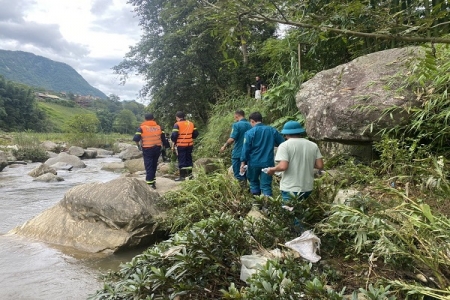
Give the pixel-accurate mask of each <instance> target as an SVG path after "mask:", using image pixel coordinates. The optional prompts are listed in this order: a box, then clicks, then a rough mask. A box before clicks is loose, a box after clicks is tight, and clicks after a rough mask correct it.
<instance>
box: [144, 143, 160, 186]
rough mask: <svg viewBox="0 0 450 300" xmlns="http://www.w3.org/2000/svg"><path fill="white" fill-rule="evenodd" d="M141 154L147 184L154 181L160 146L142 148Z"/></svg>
mask: <svg viewBox="0 0 450 300" xmlns="http://www.w3.org/2000/svg"><path fill="white" fill-rule="evenodd" d="M142 155H143V156H144V166H145V172H146V173H147V174H146V176H145V180H146V181H147V183H148V184H152V183H154V182H155V174H156V167H157V165H158V158H159V156H160V155H161V146H155V147H151V148H142Z"/></svg>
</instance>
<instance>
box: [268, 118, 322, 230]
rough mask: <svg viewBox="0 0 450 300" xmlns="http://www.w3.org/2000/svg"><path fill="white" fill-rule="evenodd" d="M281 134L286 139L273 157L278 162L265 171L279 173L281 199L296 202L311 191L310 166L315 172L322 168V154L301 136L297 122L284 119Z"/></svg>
mask: <svg viewBox="0 0 450 300" xmlns="http://www.w3.org/2000/svg"><path fill="white" fill-rule="evenodd" d="M281 133H282V134H284V135H286V139H287V141H286V142H284V143H282V144H281V145H280V147H278V151H277V154H276V156H275V160H276V161H277V162H278V164H277V166H276V167H273V168H269V169H268V170H267V174H269V175H273V174H274V173H275V172H283V176H282V177H281V181H280V190H281V197H282V198H283V201H288V200H294V201H295V202H297V203H298V202H300V201H302V200H304V199H306V198H307V197H308V196H309V195H310V194H311V192H312V190H313V187H314V168H316V169H319V171H320V170H322V169H323V159H322V154H321V153H320V150H319V147H318V146H317V144H316V143H313V142H311V141H309V140H307V139H305V136H306V132H305V129H303V127H302V125H300V123H299V122H296V121H288V122H286V124H284V126H283V130H282V131H281ZM295 202H294V205H295ZM300 222H301V220H300V221H299V220H296V223H298V225H300V224H299V223H300ZM300 227H301V225H300Z"/></svg>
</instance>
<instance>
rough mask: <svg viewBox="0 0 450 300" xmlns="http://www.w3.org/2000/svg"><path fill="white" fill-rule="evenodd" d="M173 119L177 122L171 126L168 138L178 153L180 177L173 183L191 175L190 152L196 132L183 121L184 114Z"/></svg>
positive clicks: (180, 112)
mask: <svg viewBox="0 0 450 300" xmlns="http://www.w3.org/2000/svg"><path fill="white" fill-rule="evenodd" d="M175 118H176V120H177V122H176V123H175V124H174V125H173V130H172V136H171V137H170V139H171V140H172V142H173V143H174V147H176V148H177V152H178V168H179V170H180V176H179V177H178V178H176V179H175V181H183V180H184V179H185V178H186V177H189V176H190V175H191V174H192V166H193V163H192V150H193V149H194V139H196V138H197V136H198V131H197V128H195V125H194V123H192V122H190V121H187V120H185V114H184V112H182V111H179V112H177V113H176V115H175Z"/></svg>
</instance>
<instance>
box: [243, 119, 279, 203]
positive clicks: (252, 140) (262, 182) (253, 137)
mask: <svg viewBox="0 0 450 300" xmlns="http://www.w3.org/2000/svg"><path fill="white" fill-rule="evenodd" d="M248 119H249V120H250V125H251V126H252V128H251V129H250V130H248V131H247V132H246V133H245V136H244V143H243V145H242V151H241V168H240V171H241V172H242V173H244V172H245V165H247V179H248V181H249V183H250V192H251V193H252V194H253V195H260V194H261V192H262V194H263V195H264V196H267V197H271V196H272V176H269V175H267V174H266V173H264V172H263V171H262V169H264V168H268V167H273V166H274V165H275V161H274V154H273V150H274V147H278V146H279V145H280V144H281V143H283V142H284V138H283V136H282V135H281V134H280V133H279V132H278V131H277V130H276V129H275V128H273V127H271V126H268V125H265V124H263V123H262V120H263V119H262V115H261V113H260V112H253V113H251V114H250V116H249V117H248Z"/></svg>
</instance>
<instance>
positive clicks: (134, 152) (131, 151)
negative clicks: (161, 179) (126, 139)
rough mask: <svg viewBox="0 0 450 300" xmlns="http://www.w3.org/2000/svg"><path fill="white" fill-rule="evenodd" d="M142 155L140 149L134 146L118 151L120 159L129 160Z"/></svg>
mask: <svg viewBox="0 0 450 300" xmlns="http://www.w3.org/2000/svg"><path fill="white" fill-rule="evenodd" d="M141 157H142V151H140V150H139V149H138V148H137V147H136V146H130V147H128V148H127V149H125V150H124V151H122V152H120V153H119V158H120V159H122V160H130V159H136V158H141Z"/></svg>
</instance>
